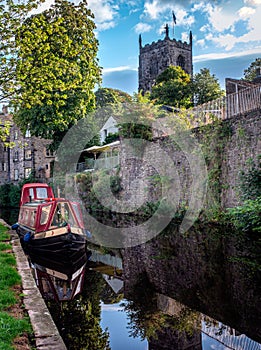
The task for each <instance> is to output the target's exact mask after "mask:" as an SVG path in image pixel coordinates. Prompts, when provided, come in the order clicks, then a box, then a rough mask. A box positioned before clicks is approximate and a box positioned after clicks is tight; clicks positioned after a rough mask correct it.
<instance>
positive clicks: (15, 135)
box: [14, 130, 18, 140]
mask: <svg viewBox="0 0 261 350" xmlns="http://www.w3.org/2000/svg"><path fill="white" fill-rule="evenodd" d="M14 139H15V140H17V139H18V130H15V132H14Z"/></svg>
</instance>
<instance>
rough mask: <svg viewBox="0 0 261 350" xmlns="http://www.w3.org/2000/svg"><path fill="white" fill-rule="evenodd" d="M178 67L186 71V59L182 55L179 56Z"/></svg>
mask: <svg viewBox="0 0 261 350" xmlns="http://www.w3.org/2000/svg"><path fill="white" fill-rule="evenodd" d="M177 66H180V67H181V68H182V69H183V70H184V69H185V58H184V57H183V56H182V55H179V57H178V59H177Z"/></svg>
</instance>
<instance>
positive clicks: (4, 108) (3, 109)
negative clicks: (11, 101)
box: [2, 105, 8, 115]
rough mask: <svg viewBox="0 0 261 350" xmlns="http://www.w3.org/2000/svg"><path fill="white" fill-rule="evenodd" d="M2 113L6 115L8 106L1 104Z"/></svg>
mask: <svg viewBox="0 0 261 350" xmlns="http://www.w3.org/2000/svg"><path fill="white" fill-rule="evenodd" d="M2 113H3V114H4V115H7V114H8V106H6V105H3V107H2Z"/></svg>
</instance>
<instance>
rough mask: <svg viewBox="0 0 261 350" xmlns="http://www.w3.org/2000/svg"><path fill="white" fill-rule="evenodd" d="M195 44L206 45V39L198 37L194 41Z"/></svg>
mask: <svg viewBox="0 0 261 350" xmlns="http://www.w3.org/2000/svg"><path fill="white" fill-rule="evenodd" d="M196 45H199V46H201V47H205V46H206V41H205V39H200V40H197V41H196Z"/></svg>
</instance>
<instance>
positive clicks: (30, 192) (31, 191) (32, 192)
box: [29, 188, 34, 199]
mask: <svg viewBox="0 0 261 350" xmlns="http://www.w3.org/2000/svg"><path fill="white" fill-rule="evenodd" d="M29 196H30V197H31V199H34V189H33V188H29Z"/></svg>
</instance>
